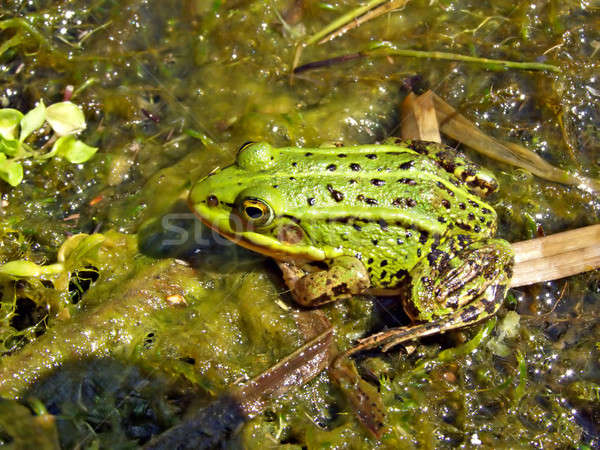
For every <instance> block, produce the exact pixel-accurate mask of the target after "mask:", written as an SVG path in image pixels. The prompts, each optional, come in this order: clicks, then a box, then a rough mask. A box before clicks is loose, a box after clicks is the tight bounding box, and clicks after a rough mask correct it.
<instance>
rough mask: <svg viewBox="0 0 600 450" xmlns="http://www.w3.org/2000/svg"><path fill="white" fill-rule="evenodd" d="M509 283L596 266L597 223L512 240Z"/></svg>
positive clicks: (599, 260) (599, 248)
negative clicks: (513, 265) (539, 236)
mask: <svg viewBox="0 0 600 450" xmlns="http://www.w3.org/2000/svg"><path fill="white" fill-rule="evenodd" d="M512 246H513V249H514V250H515V267H514V274H513V278H512V282H511V287H516V286H525V285H528V284H534V283H541V282H543V281H551V280H557V279H559V278H565V277H568V276H571V275H575V274H578V273H582V272H587V271H590V270H594V269H597V268H599V267H600V225H590V226H588V227H583V228H578V229H575V230H570V231H565V232H563V233H557V234H553V235H550V236H546V237H542V238H537V239H531V240H529V241H522V242H516V243H514V244H512Z"/></svg>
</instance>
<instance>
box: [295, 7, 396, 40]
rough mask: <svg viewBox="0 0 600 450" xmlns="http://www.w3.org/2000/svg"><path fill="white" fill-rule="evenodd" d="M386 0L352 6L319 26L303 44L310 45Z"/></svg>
mask: <svg viewBox="0 0 600 450" xmlns="http://www.w3.org/2000/svg"><path fill="white" fill-rule="evenodd" d="M387 1H388V0H370V1H369V2H367V3H366V4H365V5H363V6H359V7H358V8H354V9H353V10H352V11H349V12H347V13H346V14H342V15H341V16H340V17H338V18H337V19H335V20H334V21H333V22H330V23H329V24H328V25H326V26H325V27H323V28H321V29H320V30H319V31H317V32H316V33H315V34H313V35H312V36H310V37H309V38H308V39H307V40H306V41H304V45H305V46H307V45H312V44H314V43H316V42H319V41H320V40H321V39H323V38H324V37H325V36H327V35H329V34H331V33H333V32H335V31H336V30H338V29H339V28H341V27H343V26H344V25H346V24H347V23H349V22H352V21H353V20H355V19H357V18H358V17H360V16H362V15H363V14H365V13H366V12H368V11H370V10H371V9H373V8H376V7H377V6H379V5H381V4H383V3H385V2H387Z"/></svg>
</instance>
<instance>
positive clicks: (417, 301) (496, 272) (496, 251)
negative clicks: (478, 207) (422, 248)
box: [406, 237, 513, 327]
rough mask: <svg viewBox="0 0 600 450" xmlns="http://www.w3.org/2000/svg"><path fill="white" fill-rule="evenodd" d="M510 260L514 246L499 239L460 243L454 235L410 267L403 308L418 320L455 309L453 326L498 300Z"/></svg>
mask: <svg viewBox="0 0 600 450" xmlns="http://www.w3.org/2000/svg"><path fill="white" fill-rule="evenodd" d="M512 266H513V251H512V248H511V246H510V244H509V243H508V242H506V241H504V240H501V239H483V240H480V241H476V242H474V243H468V244H466V245H465V240H464V239H459V238H457V237H453V238H451V239H449V240H448V241H446V242H445V243H444V245H442V246H440V247H439V248H438V249H433V250H432V251H431V253H430V254H429V255H427V257H426V258H424V259H423V260H421V261H420V262H419V263H418V264H417V265H416V266H415V268H414V269H413V270H412V271H411V273H410V275H411V278H412V283H411V292H410V299H406V300H407V304H406V306H407V313H408V314H409V315H410V316H411V317H412V318H413V319H414V320H420V321H431V320H433V319H435V318H436V317H442V316H446V315H449V314H453V313H455V314H454V315H455V319H456V321H457V324H456V326H457V327H458V326H461V323H462V324H467V323H470V322H474V321H476V320H480V319H483V318H484V317H487V316H490V315H492V314H494V313H495V312H496V311H497V310H498V308H499V307H500V305H501V304H502V301H503V299H504V296H505V294H506V290H507V287H508V284H509V282H510V278H511V276H512Z"/></svg>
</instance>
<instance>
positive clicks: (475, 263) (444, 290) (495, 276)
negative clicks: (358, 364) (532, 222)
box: [346, 239, 513, 355]
mask: <svg viewBox="0 0 600 450" xmlns="http://www.w3.org/2000/svg"><path fill="white" fill-rule="evenodd" d="M457 245H459V244H458V243H456V242H450V243H449V245H448V246H447V250H448V253H446V252H445V251H443V249H442V248H438V250H439V252H436V251H433V252H432V254H431V255H429V259H428V260H427V261H425V260H423V261H421V262H419V264H417V266H415V268H414V269H413V270H412V271H411V276H412V277H413V279H412V299H403V300H404V301H405V307H406V309H407V313H408V314H409V315H411V316H412V318H413V319H414V320H420V321H423V323H419V324H416V325H412V326H407V327H399V328H392V329H389V330H386V331H382V332H381V333H377V334H374V335H371V336H369V337H367V338H364V339H361V340H360V341H359V342H358V345H356V347H354V348H353V349H351V350H350V351H349V352H347V353H346V355H349V354H352V353H356V352H358V351H361V350H367V349H370V348H374V347H378V346H381V347H382V350H383V351H388V350H389V349H390V348H392V347H394V346H395V345H398V344H402V343H403V342H406V341H410V340H413V339H418V338H420V337H423V336H429V335H432V334H438V333H443V332H445V331H448V330H451V329H454V328H460V327H463V326H466V325H470V324H472V323H475V322H477V321H479V320H482V319H485V318H486V317H489V316H491V315H493V314H494V313H495V312H496V311H497V310H498V308H499V307H500V305H501V304H502V301H503V300H504V296H505V295H506V290H507V287H508V285H509V282H510V278H511V276H512V265H513V252H512V248H511V246H510V244H509V243H508V242H506V241H502V240H499V239H497V240H496V239H487V240H482V241H479V242H476V243H474V244H470V245H467V246H465V247H463V249H462V250H458V251H457V252H456V253H455V254H453V250H452V249H456V248H457ZM459 248H460V247H459ZM413 303H414V305H415V306H411V304H413ZM417 307H418V308H420V309H417Z"/></svg>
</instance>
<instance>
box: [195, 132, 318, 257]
mask: <svg viewBox="0 0 600 450" xmlns="http://www.w3.org/2000/svg"><path fill="white" fill-rule="evenodd" d="M280 151H281V149H278V148H274V147H272V146H271V145H269V144H266V143H248V144H245V145H244V146H242V148H241V149H240V150H239V152H238V155H237V159H236V162H235V163H234V164H232V165H231V166H228V167H225V168H223V169H219V170H215V171H213V172H212V173H210V174H209V175H208V176H207V177H205V178H204V179H202V180H200V181H198V182H197V183H196V184H195V185H194V187H193V188H192V190H191V192H190V196H189V203H190V206H191V208H192V209H193V211H194V212H195V213H196V214H197V215H198V216H199V218H200V219H201V220H202V222H203V223H204V224H205V225H207V226H208V227H210V228H212V229H213V230H215V231H217V232H218V233H219V234H221V235H223V236H225V237H226V238H228V239H230V240H232V241H233V242H235V243H236V244H238V245H241V246H243V247H246V248H248V249H250V250H253V251H256V252H259V253H262V254H265V255H268V256H271V257H273V258H276V259H279V260H295V261H298V260H301V261H318V260H323V259H325V258H326V257H328V256H327V255H326V254H325V252H324V251H323V249H321V248H318V247H317V246H315V245H313V243H312V242H311V240H310V238H309V237H308V236H307V234H306V232H305V230H304V229H303V228H302V226H301V224H300V223H299V222H300V221H299V220H298V219H297V215H296V214H295V213H294V212H295V211H296V210H297V208H298V205H297V204H296V198H295V195H294V192H291V191H289V190H288V189H286V186H287V185H286V181H289V173H286V171H285V169H284V168H283V167H282V166H281V161H280V159H281V158H280Z"/></svg>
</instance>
